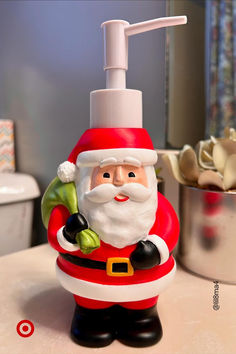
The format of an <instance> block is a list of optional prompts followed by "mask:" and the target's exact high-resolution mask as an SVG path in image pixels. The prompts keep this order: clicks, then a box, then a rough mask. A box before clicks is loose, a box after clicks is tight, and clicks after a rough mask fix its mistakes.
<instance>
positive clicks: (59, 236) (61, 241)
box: [57, 226, 79, 252]
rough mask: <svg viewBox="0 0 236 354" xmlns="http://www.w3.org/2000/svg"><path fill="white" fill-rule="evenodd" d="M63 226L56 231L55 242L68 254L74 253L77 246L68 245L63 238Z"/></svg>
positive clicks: (77, 248)
mask: <svg viewBox="0 0 236 354" xmlns="http://www.w3.org/2000/svg"><path fill="white" fill-rule="evenodd" d="M63 228H64V226H62V227H61V228H60V229H59V230H58V231H57V241H58V243H59V245H60V246H61V247H62V248H63V249H64V250H65V251H68V252H75V251H78V250H79V246H78V245H77V244H74V243H70V242H69V241H67V239H66V238H65V237H64V235H63V232H62V230H63Z"/></svg>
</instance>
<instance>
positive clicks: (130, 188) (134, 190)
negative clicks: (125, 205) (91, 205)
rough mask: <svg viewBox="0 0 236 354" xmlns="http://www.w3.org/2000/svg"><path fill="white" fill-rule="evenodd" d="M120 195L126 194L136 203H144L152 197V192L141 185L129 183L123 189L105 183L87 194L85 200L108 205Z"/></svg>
mask: <svg viewBox="0 0 236 354" xmlns="http://www.w3.org/2000/svg"><path fill="white" fill-rule="evenodd" d="M118 194H124V195H125V196H128V197H129V198H130V199H131V200H133V201H136V202H144V201H145V200H147V199H148V198H149V197H150V196H151V194H152V190H151V189H149V188H146V187H144V186H143V185H142V184H140V183H127V184H124V185H123V186H121V187H116V186H114V185H113V184H110V183H104V184H100V185H99V186H97V187H95V188H93V189H92V190H91V191H89V192H86V193H85V198H87V199H89V200H90V201H91V202H95V203H106V202H109V201H111V200H112V199H113V198H114V197H115V196H116V195H118Z"/></svg>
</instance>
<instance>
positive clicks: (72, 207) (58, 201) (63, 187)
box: [41, 177, 78, 229]
mask: <svg viewBox="0 0 236 354" xmlns="http://www.w3.org/2000/svg"><path fill="white" fill-rule="evenodd" d="M57 205H64V206H65V207H66V208H67V209H68V210H69V212H70V214H75V213H78V202H77V193H76V188H75V184H74V182H70V183H62V182H61V180H60V179H59V178H58V177H56V178H54V179H53V180H52V182H51V183H50V184H49V186H48V188H47V189H46V191H45V193H44V195H43V198H42V202H41V211H42V219H43V224H44V226H45V227H46V229H47V228H48V223H49V219H50V215H51V212H52V210H53V208H55V206H57Z"/></svg>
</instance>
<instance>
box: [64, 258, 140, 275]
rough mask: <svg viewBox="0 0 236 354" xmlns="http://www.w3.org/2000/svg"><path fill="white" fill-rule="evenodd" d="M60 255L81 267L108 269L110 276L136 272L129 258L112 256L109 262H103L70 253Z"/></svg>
mask: <svg viewBox="0 0 236 354" xmlns="http://www.w3.org/2000/svg"><path fill="white" fill-rule="evenodd" d="M60 256H61V257H62V258H64V259H65V260H66V261H68V262H70V263H73V264H75V265H77V266H80V267H84V268H91V269H101V270H106V272H107V274H108V275H110V276H130V275H133V272H134V270H133V267H132V265H131V263H130V260H129V258H123V257H122V258H120V257H112V258H108V260H107V262H102V261H95V260H93V259H88V258H81V257H78V256H73V255H71V254H68V253H60Z"/></svg>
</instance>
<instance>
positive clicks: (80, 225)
mask: <svg viewBox="0 0 236 354" xmlns="http://www.w3.org/2000/svg"><path fill="white" fill-rule="evenodd" d="M85 229H88V223H87V221H86V219H85V217H84V216H83V215H82V214H80V213H76V214H72V215H71V216H70V217H69V218H68V219H67V222H66V226H65V227H64V228H63V236H64V237H65V239H66V240H67V241H69V242H70V243H76V240H75V236H76V235H77V233H78V232H80V231H82V230H85Z"/></svg>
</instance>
